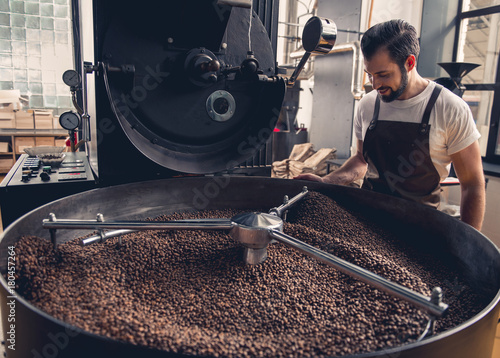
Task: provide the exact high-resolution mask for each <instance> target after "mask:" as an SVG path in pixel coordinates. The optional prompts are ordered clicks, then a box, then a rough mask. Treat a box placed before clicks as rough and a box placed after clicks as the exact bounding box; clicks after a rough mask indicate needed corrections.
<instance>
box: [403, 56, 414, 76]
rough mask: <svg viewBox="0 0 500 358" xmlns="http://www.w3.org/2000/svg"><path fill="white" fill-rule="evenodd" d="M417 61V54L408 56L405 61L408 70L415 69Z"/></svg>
mask: <svg viewBox="0 0 500 358" xmlns="http://www.w3.org/2000/svg"><path fill="white" fill-rule="evenodd" d="M416 63H417V62H416V59H415V55H410V56H408V58H407V59H406V63H405V65H406V68H407V70H408V72H410V71H411V70H413V69H414V68H415V65H416Z"/></svg>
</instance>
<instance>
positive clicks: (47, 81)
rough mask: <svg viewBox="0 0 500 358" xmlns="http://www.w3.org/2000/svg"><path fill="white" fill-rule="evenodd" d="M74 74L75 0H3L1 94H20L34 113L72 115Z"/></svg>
mask: <svg viewBox="0 0 500 358" xmlns="http://www.w3.org/2000/svg"><path fill="white" fill-rule="evenodd" d="M70 68H74V64H73V36H72V20H71V0H25V1H21V0H0V89H18V90H20V91H21V95H24V96H27V97H29V106H30V107H31V108H59V109H69V108H71V97H70V92H69V88H68V87H67V86H66V85H65V84H64V83H63V82H62V79H61V76H62V74H63V72H64V71H65V70H67V69H70ZM56 112H60V110H59V111H56Z"/></svg>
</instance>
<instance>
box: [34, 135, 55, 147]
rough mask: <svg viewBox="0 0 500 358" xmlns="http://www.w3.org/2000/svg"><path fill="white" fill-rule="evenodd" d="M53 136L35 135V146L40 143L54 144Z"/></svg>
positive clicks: (40, 144)
mask: <svg viewBox="0 0 500 358" xmlns="http://www.w3.org/2000/svg"><path fill="white" fill-rule="evenodd" d="M54 144H55V143H54V137H35V147H40V146H42V145H48V146H51V147H53V146H54Z"/></svg>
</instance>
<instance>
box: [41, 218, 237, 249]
mask: <svg viewBox="0 0 500 358" xmlns="http://www.w3.org/2000/svg"><path fill="white" fill-rule="evenodd" d="M42 227H43V228H44V229H49V230H50V234H51V239H52V243H53V245H54V249H56V248H57V240H56V230H57V229H89V230H98V231H99V234H98V235H95V236H92V237H89V238H85V239H82V241H81V242H80V243H81V245H82V246H87V245H91V244H93V243H96V242H103V241H105V240H107V239H109V238H112V237H116V236H120V235H124V234H128V233H131V232H136V231H141V230H229V229H231V228H232V222H231V220H230V219H186V220H172V221H104V219H103V216H102V215H101V214H98V215H97V219H96V220H75V219H57V218H56V216H55V215H54V214H50V217H49V219H44V220H43V222H42ZM105 229H114V231H108V232H104V230H105Z"/></svg>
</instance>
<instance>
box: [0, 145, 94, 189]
mask: <svg viewBox="0 0 500 358" xmlns="http://www.w3.org/2000/svg"><path fill="white" fill-rule="evenodd" d="M16 166H17V168H16V170H15V172H14V173H12V176H11V178H10V180H9V182H8V184H7V186H17V185H33V184H44V183H56V182H68V181H85V180H94V176H93V175H92V172H91V171H90V166H89V164H88V159H87V157H86V156H85V153H80V152H75V153H65V158H64V160H63V161H62V162H61V163H60V164H59V165H58V166H54V165H52V166H51V165H46V164H44V163H43V162H42V160H40V159H39V158H38V157H30V156H28V155H27V154H23V155H22V156H21V157H20V158H19V159H18V161H17V163H16Z"/></svg>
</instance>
